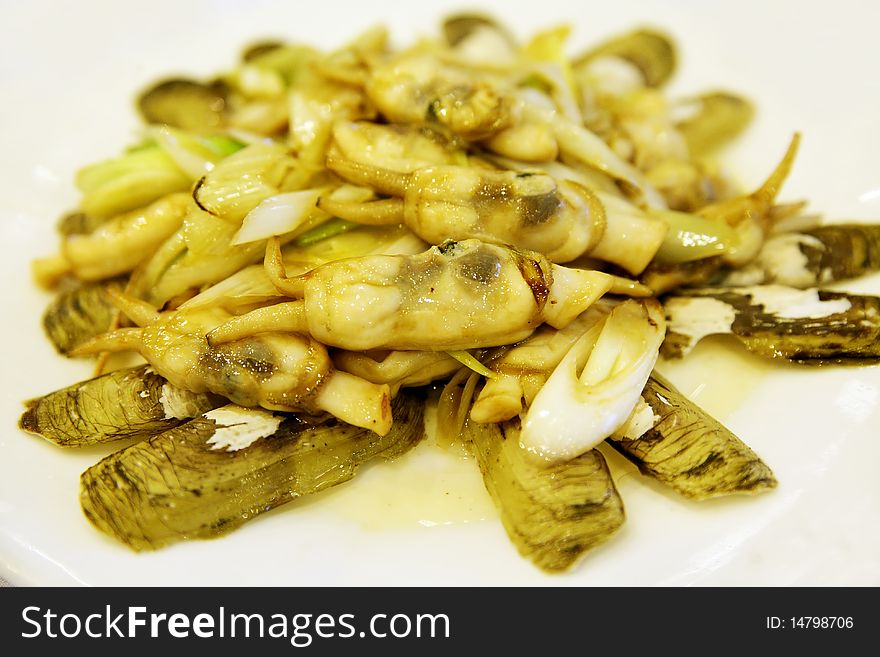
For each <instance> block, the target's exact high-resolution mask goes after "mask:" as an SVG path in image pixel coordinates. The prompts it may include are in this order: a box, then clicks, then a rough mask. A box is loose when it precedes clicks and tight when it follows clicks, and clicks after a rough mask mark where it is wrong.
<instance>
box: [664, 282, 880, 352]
mask: <svg viewBox="0 0 880 657" xmlns="http://www.w3.org/2000/svg"><path fill="white" fill-rule="evenodd" d="M664 307H665V309H666V316H667V321H668V327H669V331H668V333H667V335H666V341H665V342H664V343H663V347H662V353H663V355H664V356H666V357H668V358H679V357H681V356H684V355H685V354H687V353H688V352H689V351H690V350H691V349H692V348H693V347H694V345H695V344H696V343H697V342H699V341H700V340H701V339H702V338H704V337H705V336H707V335H714V334H718V333H730V334H732V335H733V336H734V337H736V339H737V340H739V341H740V342H742V343H743V345H745V347H746V348H747V349H748V350H749V351H753V352H755V353H757V354H760V355H761V356H767V357H769V358H782V359H785V360H791V361H795V362H798V363H807V364H821V363H826V362H837V363H841V362H851V363H857V362H860V363H875V362H878V361H880V297H873V296H862V295H857V294H846V293H844V292H830V291H827V290H816V289H807V290H799V289H795V288H788V287H784V286H781V285H762V286H755V287H731V288H697V289H689V290H679V291H678V292H677V293H676V295H675V296H669V297H667V298H666V299H665V301H664Z"/></svg>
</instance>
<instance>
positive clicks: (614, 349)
mask: <svg viewBox="0 0 880 657" xmlns="http://www.w3.org/2000/svg"><path fill="white" fill-rule="evenodd" d="M665 333H666V321H665V319H664V315H663V309H662V307H661V306H660V304H659V303H658V302H657V301H656V300H653V299H651V300H647V301H644V302H640V301H634V300H630V301H625V302H623V303H621V304H619V305H618V306H616V307H615V308H614V310H612V311H611V314H610V315H609V316H608V319H607V320H606V321H605V324H604V326H603V327H602V330H601V333H599V334H598V337H597V336H596V333H595V332H592V331H590V332H588V333H586V334H584V336H583V337H582V338H581V339H580V340H578V341H577V342H576V343H575V344H574V345H573V346H572V348H571V349H570V350H569V352H568V353H567V354H566V355H565V357H564V358H563V359H562V362H560V363H559V365H558V366H557V367H556V369H555V370H553V374H551V375H550V378H549V379H548V380H547V383H545V384H544V386H543V387H542V388H541V390H540V391H539V392H538V394H537V395H536V396H535V399H534V401H533V402H532V405H531V407H530V408H529V410H528V412H527V414H526V416H525V419H524V420H523V428H522V433H521V434H520V443H521V444H522V446H523V447H524V448H525V449H527V450H528V451H530V452H532V453H533V454H535V455H537V456H539V457H541V458H544V459H547V460H551V461H563V460H567V459H571V458H574V457H576V456H578V455H579V454H583V453H584V452H586V451H589V450H591V449H593V448H594V447H596V445H598V444H599V443H601V442H602V441H603V440H605V439H606V438H607V437H608V436H610V435H611V434H612V433H614V432H615V431H616V430H617V429H619V428H620V427H621V426H622V425H623V424H624V423H625V422H626V421H627V419H628V418H629V416H630V415H631V414H632V412H633V409H634V408H635V406H636V403H637V402H638V401H639V399H640V395H641V393H642V389H643V388H644V387H645V383H646V382H647V380H648V376H649V375H650V374H651V371H652V370H653V369H654V364H655V363H656V361H657V354H658V352H659V349H660V344H661V343H662V342H663V337H664V335H665ZM581 365H583V369H582V370H581V371H580V373H578V369H579V368H580V366H581Z"/></svg>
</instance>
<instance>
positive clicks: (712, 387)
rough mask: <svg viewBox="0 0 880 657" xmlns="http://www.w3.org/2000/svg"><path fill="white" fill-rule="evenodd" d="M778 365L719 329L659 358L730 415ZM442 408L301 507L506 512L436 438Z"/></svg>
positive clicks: (473, 468) (715, 410)
mask: <svg viewBox="0 0 880 657" xmlns="http://www.w3.org/2000/svg"><path fill="white" fill-rule="evenodd" d="M775 366H776V364H775V363H773V362H772V361H769V360H765V359H762V358H759V357H757V356H754V355H752V354H749V353H748V352H746V351H745V349H744V348H743V347H742V346H740V345H739V344H737V342H736V341H735V340H733V339H731V338H729V337H726V336H718V337H710V338H707V339H705V340H703V341H702V342H700V343H699V344H698V345H697V347H696V348H695V349H694V350H693V351H692V352H691V353H690V354H689V355H688V356H687V357H686V358H684V359H682V360H679V361H661V362H659V363H658V366H657V369H658V371H660V373H662V374H663V375H664V376H666V377H667V378H668V379H669V380H670V381H672V382H673V383H674V384H675V385H676V387H678V388H679V389H680V390H681V392H682V393H684V394H685V395H686V396H687V397H688V398H689V399H691V400H692V401H694V402H696V403H697V404H699V405H700V406H701V407H702V408H703V409H705V410H706V411H708V412H709V413H710V414H711V415H712V416H714V417H715V418H716V419H718V420H720V421H722V422H724V421H725V420H726V419H727V418H728V417H729V416H730V415H732V414H733V413H734V412H735V411H736V410H737V409H739V407H740V406H741V405H742V404H743V402H744V401H745V400H746V399H747V398H748V397H749V396H750V395H751V394H753V392H754V390H755V388H756V387H757V385H758V384H759V383H760V382H761V380H762V379H763V378H764V376H765V375H766V374H767V372H768V371H770V370H771V369H772V368H773V367H775ZM434 410H435V409H434V408H433V407H429V408H428V410H427V413H426V419H427V422H426V424H427V435H428V438H427V439H426V440H425V441H423V442H422V443H420V444H419V445H418V446H417V447H416V448H415V449H413V450H412V451H411V452H409V453H407V454H404V455H403V456H402V457H401V458H399V459H397V460H395V461H393V462H391V463H377V464H375V465H371V466H367V467H365V468H363V469H362V470H361V472H360V473H359V474H358V475H357V476H355V478H354V479H353V480H352V481H350V482H348V483H346V484H343V485H341V486H339V487H337V488H334V489H330V490H328V491H325V492H323V493H321V494H319V495H315V496H312V497H311V498H309V499H304V500H302V501H300V502H299V503H298V506H300V507H303V506H307V505H310V504H318V505H320V508H321V509H322V510H329V511H331V512H332V513H334V514H336V515H338V516H339V517H341V518H344V519H345V520H348V521H351V522H354V523H357V524H358V525H359V526H361V527H362V528H364V529H368V530H382V529H389V528H408V527H418V526H421V527H433V526H437V525H451V524H464V523H474V522H485V521H492V522H495V521H496V520H497V517H498V514H497V512H496V511H495V508H494V506H493V503H492V500H491V498H490V497H489V495H488V493H487V492H486V489H485V488H484V486H483V480H482V476H481V474H480V471H479V467H478V465H477V463H476V461H475V460H474V459H473V458H471V457H470V456H468V455H467V454H466V453H465V452H464V450H462V449H457V448H454V447H453V448H451V449H444V448H441V447H439V446H437V444H436V442H435V441H434V439H433V433H434V431H433V426H434V424H435V420H436V418H435V412H434ZM745 438H746V442H748V440H747V438H748V437H745ZM602 452H603V454H604V455H605V456H606V459H607V460H608V463H609V467H610V468H611V471H612V475H613V477H614V480H615V481H619V480H620V479H621V478H622V477H630V476H634V477H639V476H640V475H638V472H637V471H636V469H635V467H634V466H633V465H631V464H630V463H629V462H628V461H626V460H625V459H624V458H623V457H622V456H620V455H619V454H617V453H616V452H615V451H614V450H613V449H611V448H610V447H608V446H607V445H606V446H603V447H602Z"/></svg>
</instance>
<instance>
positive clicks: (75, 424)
mask: <svg viewBox="0 0 880 657" xmlns="http://www.w3.org/2000/svg"><path fill="white" fill-rule="evenodd" d="M221 403H222V399H221V398H218V397H216V396H214V395H209V394H202V393H191V392H188V391H186V390H184V389H182V388H178V387H177V386H174V385H173V384H171V383H169V382H168V381H167V380H166V379H165V378H164V377H162V376H160V375H159V374H157V373H156V372H155V371H153V370H152V369H150V367H149V366H147V365H142V366H140V367H134V368H130V369H124V370H116V371H115V372H110V373H109V374H104V375H103V376H99V377H97V378H94V379H90V380H89V381H83V382H82V383H77V384H75V385H72V386H69V387H67V388H63V389H61V390H58V391H56V392H52V393H49V394H48V395H45V396H43V397H39V398H37V399H32V400H30V401H28V402H26V404H27V410H26V411H25V412H24V413H23V414H22V416H21V419H20V420H19V423H18V425H19V426H20V427H21V428H22V429H24V430H25V431H27V432H28V433H34V434H37V435H38V436H42V437H43V438H45V439H47V440H50V441H52V442H53V443H55V444H56V445H61V446H62V447H86V446H89V445H97V444H100V443H107V442H111V441H114V440H122V439H124V438H149V437H150V436H153V435H155V434H157V433H161V432H162V431H165V430H166V429H170V428H171V427H174V426H177V425H178V424H180V423H181V422H184V421H185V420H188V419H190V418H193V417H196V416H198V415H200V414H202V413H204V412H206V411H209V410H211V409H212V408H216V407H217V406H219V405H221Z"/></svg>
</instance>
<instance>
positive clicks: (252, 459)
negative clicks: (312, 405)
mask: <svg viewBox="0 0 880 657" xmlns="http://www.w3.org/2000/svg"><path fill="white" fill-rule="evenodd" d="M392 412H393V414H394V426H393V428H392V429H391V430H390V431H389V432H388V433H387V434H386V435H385V436H384V437H381V438H379V437H377V436H376V435H375V434H374V433H372V432H370V431H368V430H365V429H361V428H358V427H354V426H351V425H346V424H343V423H342V422H339V421H337V420H335V419H332V418H331V419H325V420H323V421H320V422H317V423H315V422H310V421H303V420H300V419H299V418H297V417H296V416H288V417H283V416H277V415H273V414H271V413H268V412H266V411H262V410H255V409H243V408H240V407H237V406H225V407H223V408H218V409H216V410H214V411H211V412H208V413H205V414H204V415H203V416H201V417H199V418H196V419H194V420H192V421H191V422H188V423H186V424H184V425H182V426H179V427H176V428H174V429H171V430H169V431H166V432H165V433H162V434H160V435H158V436H155V437H153V438H151V439H150V440H148V441H145V442H142V443H138V444H136V445H132V446H131V447H128V448H126V449H124V450H122V451H119V452H116V453H114V454H111V455H110V456H108V457H107V458H105V459H103V460H102V461H100V462H99V463H98V464H96V465H94V466H92V467H91V468H89V469H88V470H86V471H85V472H84V473H83V475H82V477H81V479H80V486H81V488H80V503H81V505H82V509H83V512H84V513H85V515H86V517H87V518H88V519H89V520H90V521H91V523H92V524H93V525H94V526H95V527H97V528H98V529H100V530H101V531H103V532H105V533H107V534H109V535H110V536H113V537H114V538H116V539H118V540H120V541H122V542H123V543H125V544H126V545H128V546H129V547H130V548H132V549H134V550H155V549H157V548H160V547H162V546H163V545H167V544H168V543H172V542H174V541H179V540H181V539H192V538H211V537H214V536H219V535H222V534H225V533H227V532H230V531H232V530H234V529H236V528H237V527H239V526H240V525H242V524H243V523H245V522H246V521H247V520H249V519H250V518H253V517H255V516H257V515H259V514H261V513H264V512H266V511H269V510H270V509H273V508H275V507H277V506H280V505H281V504H285V503H286V502H289V501H291V500H293V499H296V498H298V497H303V496H305V495H311V494H313V493H317V492H319V491H322V490H325V489H327V488H330V487H331V486H336V485H337V484H340V483H342V482H344V481H348V480H349V479H351V478H352V477H353V476H354V475H355V474H356V473H357V471H358V469H359V467H360V466H361V465H363V464H364V463H366V462H367V461H370V460H372V459H374V458H382V459H386V460H387V459H393V458H396V457H397V456H399V455H401V454H403V453H404V452H406V451H407V450H409V449H410V448H411V447H413V446H414V445H415V444H416V443H418V442H419V440H421V439H422V436H423V435H424V427H423V423H422V402H421V399H420V398H419V397H418V395H416V394H413V393H409V392H404V393H401V394H400V395H399V396H398V397H397V398H396V399H395V400H394V406H393V409H392Z"/></svg>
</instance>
